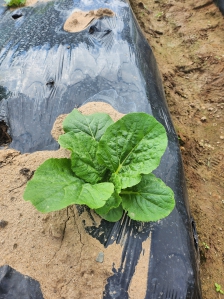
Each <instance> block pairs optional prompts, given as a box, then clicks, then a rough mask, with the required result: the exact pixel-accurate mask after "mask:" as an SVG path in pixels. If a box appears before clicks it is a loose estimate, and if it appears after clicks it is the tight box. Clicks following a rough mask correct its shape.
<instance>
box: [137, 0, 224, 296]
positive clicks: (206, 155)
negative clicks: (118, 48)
mask: <svg viewBox="0 0 224 299" xmlns="http://www.w3.org/2000/svg"><path fill="white" fill-rule="evenodd" d="M131 5H132V8H133V10H134V13H135V15H136V17H137V19H138V22H139V24H140V26H141V28H142V31H143V33H144V35H145V36H146V38H147V40H148V41H149V44H150V45H151V46H152V49H153V52H154V54H155V56H156V59H157V63H158V67H159V69H160V72H161V74H162V78H163V84H164V89H165V93H166V98H167V101H168V106H169V110H170V112H171V116H172V119H173V122H174V125H175V128H176V131H177V133H178V135H179V141H180V148H181V151H182V157H183V162H184V168H185V175H186V179H187V187H188V193H189V201H190V208H191V213H192V215H193V217H194V219H195V221H196V225H197V230H198V235H199V246H200V256H201V265H200V269H201V271H200V274H201V283H202V297H203V299H215V298H219V299H221V298H224V295H223V294H221V293H217V292H216V290H215V283H218V284H220V285H221V287H222V290H223V291H224V117H223V112H224V38H223V37H224V36H223V32H224V17H223V16H222V14H221V12H220V11H219V9H218V8H217V7H216V6H215V4H214V3H213V2H212V1H207V0H199V1H193V0H189V1H185V0H180V1H177V0H169V1H167V0H159V1H154V0H144V1H138V0H131Z"/></svg>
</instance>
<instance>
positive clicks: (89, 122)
mask: <svg viewBox="0 0 224 299" xmlns="http://www.w3.org/2000/svg"><path fill="white" fill-rule="evenodd" d="M113 123H114V122H113V120H112V119H111V117H110V116H109V115H108V114H106V113H94V114H91V115H83V114H82V113H80V112H79V111H78V110H77V109H74V110H73V111H72V112H71V113H69V115H68V116H67V117H66V118H65V120H64V121H63V129H64V131H65V132H66V133H67V132H70V131H72V132H74V133H78V132H84V133H85V134H87V135H89V136H91V137H92V138H93V139H95V140H97V141H99V140H100V138H101V136H102V135H103V133H104V132H105V131H106V129H107V128H108V127H109V126H110V125H111V124H113Z"/></svg>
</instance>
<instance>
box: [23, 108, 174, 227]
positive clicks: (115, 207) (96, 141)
mask: <svg viewBox="0 0 224 299" xmlns="http://www.w3.org/2000/svg"><path fill="white" fill-rule="evenodd" d="M63 128H64V131H65V134H63V135H61V136H60V137H59V140H58V142H59V144H60V145H61V146H62V147H63V148H66V149H68V150H70V151H71V159H66V158H62V159H53V158H52V159H49V160H46V161H45V162H44V163H43V164H42V165H41V166H40V167H39V168H38V169H37V170H36V172H35V174H34V176H33V178H32V179H31V180H30V181H29V182H28V184H27V186H26V189H25V192H24V199H25V200H29V201H31V203H32V204H33V205H34V206H35V207H36V208H37V210H39V211H40V212H43V213H46V212H51V211H56V210H60V209H63V208H65V207H67V206H69V205H72V204H79V205H80V204H84V205H87V206H88V207H90V208H91V209H94V210H95V212H96V213H97V214H99V215H100V216H101V217H102V218H104V219H106V220H108V221H118V220H119V219H120V218H121V217H122V215H123V212H124V211H126V212H127V213H128V215H129V217H130V218H131V219H134V220H139V221H157V220H159V219H162V218H164V217H166V216H168V215H169V214H170V213H171V211H172V210H173V208H174V194H173V191H172V190H171V189H170V188H169V187H167V186H166V185H165V183H164V182H163V181H162V180H161V179H159V178H157V177H156V176H155V175H154V174H152V171H153V170H154V169H156V168H157V167H158V165H159V164H160V159H161V157H162V155H163V153H164V151H165V149H166V147H167V136H166V131H165V128H164V127H163V126H162V125H161V124H160V123H159V122H158V121H157V120H156V119H155V118H154V117H152V116H150V115H148V114H146V113H130V114H127V115H125V116H124V117H122V118H121V119H120V120H118V121H117V122H115V123H114V122H113V120H112V119H111V118H110V116H109V115H108V114H105V113H95V114H92V115H89V116H86V115H82V114H81V113H80V112H79V111H78V110H77V109H74V110H73V111H72V112H71V113H70V114H69V115H68V116H67V117H66V118H65V120H64V122H63Z"/></svg>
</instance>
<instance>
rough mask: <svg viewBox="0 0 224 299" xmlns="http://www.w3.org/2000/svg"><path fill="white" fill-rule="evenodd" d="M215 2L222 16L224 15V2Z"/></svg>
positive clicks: (223, 0)
mask: <svg viewBox="0 0 224 299" xmlns="http://www.w3.org/2000/svg"><path fill="white" fill-rule="evenodd" d="M214 2H215V4H216V5H217V6H218V8H219V9H220V11H221V12H222V14H223V15H224V0H214Z"/></svg>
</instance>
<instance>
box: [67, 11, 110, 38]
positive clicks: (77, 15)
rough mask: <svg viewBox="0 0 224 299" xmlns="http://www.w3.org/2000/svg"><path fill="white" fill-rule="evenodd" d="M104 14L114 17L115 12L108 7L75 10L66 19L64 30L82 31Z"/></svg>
mask: <svg viewBox="0 0 224 299" xmlns="http://www.w3.org/2000/svg"><path fill="white" fill-rule="evenodd" d="M104 16H107V17H113V16H114V13H113V11H112V10H110V9H108V8H100V9H97V10H90V11H80V10H79V11H74V12H73V13H72V14H71V15H70V16H69V18H68V19H67V20H66V22H65V24H64V30H65V31H68V32H80V31H82V30H84V29H86V28H87V27H88V26H89V25H90V23H92V22H93V21H94V20H97V19H99V18H101V17H104Z"/></svg>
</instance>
